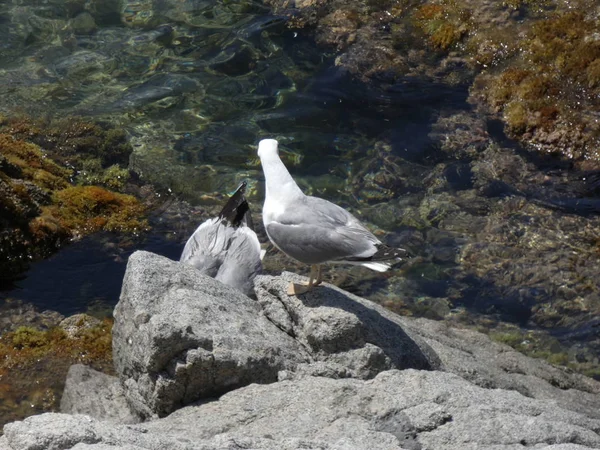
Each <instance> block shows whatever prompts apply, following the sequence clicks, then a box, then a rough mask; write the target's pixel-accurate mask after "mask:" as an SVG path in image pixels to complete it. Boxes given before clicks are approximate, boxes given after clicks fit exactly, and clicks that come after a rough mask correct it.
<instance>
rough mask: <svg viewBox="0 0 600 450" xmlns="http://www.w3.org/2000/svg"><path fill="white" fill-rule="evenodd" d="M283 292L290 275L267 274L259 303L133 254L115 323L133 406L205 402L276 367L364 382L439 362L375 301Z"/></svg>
mask: <svg viewBox="0 0 600 450" xmlns="http://www.w3.org/2000/svg"><path fill="white" fill-rule="evenodd" d="M158 274H160V276H157V275H158ZM285 288H286V282H285V281H283V282H282V281H280V280H279V279H277V278H272V277H261V282H259V283H258V284H257V289H259V290H260V292H259V293H258V292H257V295H258V298H259V301H258V302H257V301H255V300H252V299H249V298H248V297H246V296H244V295H241V294H240V293H239V292H238V291H236V290H234V289H231V288H229V287H228V286H225V285H223V284H221V283H219V282H217V281H215V280H213V279H210V278H208V277H205V276H203V275H202V274H200V273H198V271H197V270H195V269H194V268H193V267H188V266H185V265H184V266H182V265H181V264H179V263H176V262H173V261H171V260H169V259H167V258H163V257H160V256H157V255H154V254H152V253H148V252H137V253H135V254H134V255H132V256H131V258H130V259H129V263H128V266H127V272H126V274H125V279H124V281H123V289H122V292H121V299H120V301H119V303H118V305H117V307H116V308H115V324H114V327H113V349H114V361H115V368H116V370H117V373H118V374H119V376H120V378H121V381H122V382H123V384H124V386H125V392H126V396H127V398H128V400H129V402H130V404H131V406H132V408H133V409H134V410H135V411H136V412H137V413H139V414H140V415H141V416H143V417H155V416H164V415H166V414H168V413H170V412H172V411H174V410H175V409H177V408H179V407H181V406H184V405H186V404H188V403H191V402H193V401H196V400H198V399H201V398H207V397H212V396H216V395H220V394H222V393H225V392H228V391H230V390H232V389H235V388H238V387H240V386H244V385H247V384H250V383H270V382H273V381H276V379H277V373H278V372H279V371H286V372H299V371H300V372H302V373H305V374H314V375H324V376H331V377H334V378H346V377H355V378H363V379H367V378H372V377H374V376H375V375H377V373H379V372H381V371H384V370H388V369H404V368H416V369H433V368H435V367H437V366H438V365H439V361H438V359H437V357H436V355H435V353H434V352H433V351H432V350H431V349H430V348H429V346H428V345H427V344H425V342H423V340H419V338H418V337H415V336H409V335H407V334H406V333H405V332H404V331H403V329H402V327H401V326H399V324H398V323H394V322H393V321H391V320H389V319H386V318H384V317H383V316H382V315H381V312H380V311H379V310H377V309H373V306H374V305H373V304H372V303H370V302H362V303H360V302H353V301H352V300H350V299H348V297H346V295H345V294H344V293H343V292H342V291H335V290H327V291H325V292H326V293H327V295H326V296H325V297H324V300H325V301H322V300H321V297H320V296H319V295H317V296H316V297H314V296H315V295H316V294H310V295H308V296H306V297H303V301H301V300H299V299H297V298H292V297H289V296H287V294H285ZM303 302H304V303H303ZM311 302H312V303H311ZM381 311H383V310H381Z"/></svg>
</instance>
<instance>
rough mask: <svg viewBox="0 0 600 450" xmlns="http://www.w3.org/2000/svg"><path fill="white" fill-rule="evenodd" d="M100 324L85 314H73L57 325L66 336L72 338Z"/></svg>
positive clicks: (99, 321)
mask: <svg viewBox="0 0 600 450" xmlns="http://www.w3.org/2000/svg"><path fill="white" fill-rule="evenodd" d="M101 323H102V321H101V320H99V319H96V318H95V317H92V316H89V315H87V314H75V315H73V316H69V317H67V318H66V319H64V320H62V321H61V322H60V324H59V325H58V326H59V327H60V328H62V329H63V330H64V331H65V333H67V336H68V337H70V338H74V337H75V336H76V335H77V334H81V333H82V332H83V331H84V330H89V329H90V328H94V327H97V326H99V325H100V324H101Z"/></svg>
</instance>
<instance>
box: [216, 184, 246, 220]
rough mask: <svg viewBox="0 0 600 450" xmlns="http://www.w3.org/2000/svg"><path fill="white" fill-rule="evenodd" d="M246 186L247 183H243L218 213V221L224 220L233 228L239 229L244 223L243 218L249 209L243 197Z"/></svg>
mask: <svg viewBox="0 0 600 450" xmlns="http://www.w3.org/2000/svg"><path fill="white" fill-rule="evenodd" d="M247 185H248V183H247V182H246V181H243V182H242V184H240V185H239V187H238V188H237V189H236V191H235V192H234V193H233V195H232V196H231V197H230V198H229V200H227V203H225V206H223V209H222V210H221V212H220V213H219V219H222V220H226V221H227V222H229V224H230V225H231V226H233V227H239V226H240V225H241V224H242V223H243V222H244V216H245V215H246V213H247V212H248V211H249V209H250V207H249V206H248V202H247V201H246V197H244V194H245V193H246V186H247Z"/></svg>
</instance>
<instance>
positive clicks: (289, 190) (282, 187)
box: [261, 155, 303, 198]
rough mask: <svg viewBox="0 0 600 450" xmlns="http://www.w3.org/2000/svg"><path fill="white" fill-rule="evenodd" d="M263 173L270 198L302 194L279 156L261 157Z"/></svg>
mask: <svg viewBox="0 0 600 450" xmlns="http://www.w3.org/2000/svg"><path fill="white" fill-rule="evenodd" d="M261 164H262V167H263V172H264V173H265V181H266V189H267V196H268V197H271V198H278V197H282V196H283V197H289V196H291V195H294V194H298V195H303V194H302V191H301V190H300V188H299V187H298V185H297V184H296V182H295V181H294V179H293V178H292V176H291V175H290V173H289V172H288V170H287V168H286V167H285V165H284V164H283V162H282V161H281V159H279V156H277V155H274V156H273V157H267V158H263V159H262V160H261Z"/></svg>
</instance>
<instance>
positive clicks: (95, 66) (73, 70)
mask: <svg viewBox="0 0 600 450" xmlns="http://www.w3.org/2000/svg"><path fill="white" fill-rule="evenodd" d="M109 63H110V59H109V58H106V57H105V56H103V55H100V54H99V53H95V52H91V51H87V50H81V51H78V52H75V53H73V54H72V55H69V56H67V57H65V58H60V59H58V60H56V62H55V63H54V66H53V67H54V70H55V71H56V73H58V74H59V75H61V76H63V77H68V78H73V79H78V78H85V77H89V76H90V75H92V74H94V73H96V72H101V71H103V70H105V69H106V67H107V66H108V64H109Z"/></svg>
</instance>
